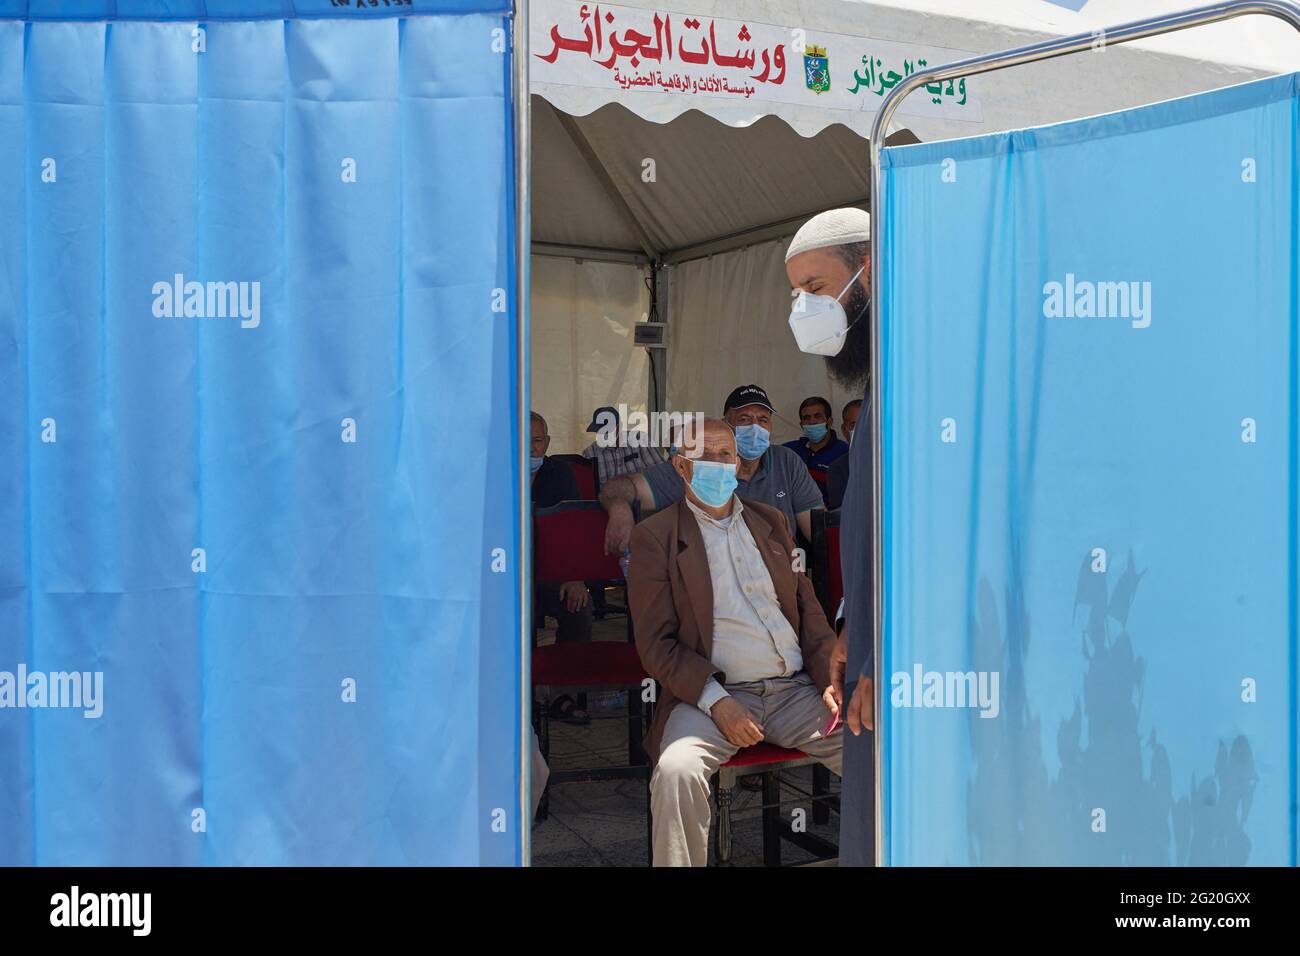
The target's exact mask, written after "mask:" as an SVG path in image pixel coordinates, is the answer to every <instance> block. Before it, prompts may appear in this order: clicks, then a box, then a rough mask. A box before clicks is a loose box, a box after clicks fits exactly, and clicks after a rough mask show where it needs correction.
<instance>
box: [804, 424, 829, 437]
mask: <svg viewBox="0 0 1300 956" xmlns="http://www.w3.org/2000/svg"><path fill="white" fill-rule="evenodd" d="M827 427H828V426H827V424H826V423H825V422H821V423H820V424H817V425H804V426H803V437H804V438H806V439H808V440H809V441H811V442H819V441H821V440H822V439H823V438H825V437H826V431H827Z"/></svg>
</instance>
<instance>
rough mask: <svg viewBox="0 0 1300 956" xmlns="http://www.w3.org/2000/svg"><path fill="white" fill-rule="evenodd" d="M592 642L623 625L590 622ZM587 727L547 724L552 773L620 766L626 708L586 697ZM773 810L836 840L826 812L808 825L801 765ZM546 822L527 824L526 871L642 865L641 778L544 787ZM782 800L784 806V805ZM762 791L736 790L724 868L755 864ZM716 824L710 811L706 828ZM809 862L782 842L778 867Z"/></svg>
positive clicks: (612, 636) (543, 639)
mask: <svg viewBox="0 0 1300 956" xmlns="http://www.w3.org/2000/svg"><path fill="white" fill-rule="evenodd" d="M609 600H610V601H611V603H617V604H621V603H622V594H621V592H619V591H614V590H611V591H610V592H609ZM547 624H548V625H549V629H548V630H546V631H544V632H543V633H542V634H541V635H540V637H539V643H541V644H549V643H551V642H552V641H553V640H554V639H555V631H554V629H553V628H554V622H553V621H549V620H548V621H547ZM593 637H594V638H595V639H596V640H616V641H622V640H626V621H625V619H624V617H623V616H622V615H610V616H609V617H607V618H606V619H605V620H604V621H596V622H595V627H594V629H593ZM587 704H588V706H587V710H588V713H590V715H591V723H590V724H589V725H586V726H576V725H573V724H567V723H564V722H562V721H556V720H553V721H551V753H550V765H551V767H552V768H553V769H556V770H560V769H579V768H583V767H601V766H623V765H626V764H627V718H626V710H625V709H624V708H623V706H622V705H621V704H620V702H619V701H617V700H614V699H612V695H597V694H591V695H588V701H587ZM753 779H755V780H757V779H758V778H756V777H755V778H753ZM781 782H782V786H781V799H782V801H783V802H782V807H781V812H782V816H783V818H784V819H785V820H787V821H789V820H791V819H792V814H793V811H794V810H795V809H796V808H800V807H801V808H802V809H803V810H804V816H803V819H804V820H805V821H806V822H807V829H808V832H810V833H814V834H817V835H819V836H821V837H823V838H825V839H828V840H830V841H831V842H832V843H837V842H838V840H839V817H838V815H837V814H835V813H834V812H832V813H831V815H830V822H829V824H825V825H817V824H815V823H813V820H812V803H811V801H809V800H808V799H807V798H806V797H802V796H801V795H800V794H799V793H798V792H797V790H796V789H795V788H798V790H802V791H803V792H805V793H809V792H811V791H812V768H811V767H803V768H799V769H797V770H791V771H786V772H784V773H782V775H781ZM839 788H840V780H839V778H838V777H836V776H835V775H833V774H832V775H831V792H832V793H838V792H839ZM549 792H550V808H549V815H548V817H547V819H546V820H544V821H541V822H539V823H535V824H534V826H533V865H534V866H646V865H648V863H649V860H648V857H647V853H648V850H647V838H646V784H645V782H644V781H641V780H600V781H593V782H590V783H564V784H552V785H551V786H550V788H549ZM786 801H789V802H786ZM761 805H762V794H761V793H760V792H759V791H756V790H753V791H751V790H745V789H743V788H741V787H740V786H739V785H738V786H737V787H736V789H735V797H734V799H733V801H732V808H733V809H732V835H733V836H732V858H731V861H730V863H729V864H727V865H729V866H762V865H763V835H762V821H761V818H760V813H759V810H758V808H759V807H761ZM716 827H717V819H716V812H715V814H714V821H713V828H714V830H716ZM713 847H714V844H713V836H712V835H711V836H710V841H709V865H710V866H717V865H719V864H718V861H717V860H716V859H715V858H714V856H715V854H714V849H713ZM813 861H814V857H813V856H812V854H810V853H808V852H807V851H805V850H802V849H800V848H799V847H796V846H795V845H794V844H792V843H789V842H787V841H782V845H781V862H782V863H783V864H787V865H789V864H801V863H810V862H813Z"/></svg>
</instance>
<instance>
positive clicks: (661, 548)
mask: <svg viewBox="0 0 1300 956" xmlns="http://www.w3.org/2000/svg"><path fill="white" fill-rule="evenodd" d="M741 517H743V518H744V520H745V524H747V525H748V526H749V532H750V534H752V535H753V536H754V543H755V544H757V545H758V550H759V552H760V553H761V554H762V556H763V561H764V563H765V564H766V565H767V571H768V574H770V575H771V577H772V584H773V585H774V586H775V588H776V596H777V600H778V601H779V602H780V604H781V610H782V611H783V612H784V614H785V616H786V619H787V620H789V622H790V626H791V627H793V628H794V631H795V633H796V634H798V635H799V647H800V650H801V652H802V654H803V666H804V670H806V671H807V672H808V674H809V676H811V677H812V679H813V682H814V683H815V684H816V685H817V689H818V690H825V688H826V686H827V685H828V684H829V683H830V661H831V651H832V650H833V648H834V644H835V633H834V631H832V630H831V627H830V625H829V624H827V623H826V615H825V613H824V612H823V611H822V608H821V605H820V604H819V603H818V601H817V595H816V593H815V592H814V591H813V584H812V581H811V580H810V579H809V578H808V576H807V575H806V574H802V573H800V572H797V571H795V570H793V569H792V567H791V565H792V563H793V560H794V559H793V556H792V552H793V551H794V540H793V539H792V538H791V537H790V532H789V530H788V526H787V524H786V520H785V515H783V514H782V513H781V512H780V511H778V510H777V509H775V508H773V507H771V506H770V505H763V504H758V503H756V502H753V501H746V502H745V508H744V511H742V512H741ZM631 549H632V555H631V558H630V559H629V565H628V579H627V598H628V604H629V606H630V608H631V611H632V626H633V628H634V630H635V632H636V649H637V653H638V654H639V655H640V656H641V663H642V665H643V666H644V667H645V669H646V673H647V674H649V675H650V676H651V677H653V678H654V679H655V680H656V681H658V682H659V697H658V701H657V702H656V706H655V716H654V721H653V722H652V724H651V726H650V733H649V734H647V735H646V739H645V748H646V753H647V754H649V756H650V760H651V761H652V762H658V760H659V747H660V742H661V741H662V739H663V733H664V725H665V724H666V723H667V722H668V715H669V714H670V713H672V710H673V708H674V707H676V706H677V705H678V704H679V703H685V704H686V706H688V707H694V706H695V702H696V701H698V700H699V699H700V694H701V693H702V692H703V690H704V685H705V683H706V682H707V681H708V679H709V678H710V677H712V676H715V675H716V676H717V678H718V681H719V682H720V683H723V684H725V683H726V675H725V674H723V673H721V672H720V671H719V670H718V668H716V667H714V666H713V663H712V662H711V661H710V659H709V657H710V654H711V652H712V648H713V581H712V578H711V576H710V575H709V559H708V553H707V552H706V551H705V549H704V537H703V536H702V535H701V534H700V527H699V525H698V524H697V523H696V520H695V515H694V514H693V513H692V512H691V510H690V508H689V507H687V505H686V502H684V501H678V502H675V503H674V504H672V505H669V506H668V507H667V508H664V509H663V510H662V511H659V512H657V513H656V514H654V515H652V516H650V517H649V518H647V519H646V520H644V521H642V522H641V523H640V524H638V525H637V526H636V528H635V529H633V531H632V544H631Z"/></svg>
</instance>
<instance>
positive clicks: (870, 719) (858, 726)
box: [845, 677, 876, 737]
mask: <svg viewBox="0 0 1300 956" xmlns="http://www.w3.org/2000/svg"><path fill="white" fill-rule="evenodd" d="M845 721H846V722H847V723H848V725H849V730H851V731H853V736H854V737H856V736H858V734H860V733H862V728H863V727H865V728H867V730H875V729H876V695H875V693H873V689H872V684H871V678H870V677H863V678H862V679H861V680H859V681H858V686H857V687H856V688H854V690H853V699H852V700H851V701H849V711H848V716H847V717H845Z"/></svg>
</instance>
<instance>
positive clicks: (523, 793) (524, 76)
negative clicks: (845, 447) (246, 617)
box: [510, 0, 533, 866]
mask: <svg viewBox="0 0 1300 956" xmlns="http://www.w3.org/2000/svg"><path fill="white" fill-rule="evenodd" d="M511 27H512V29H511V56H512V60H511V70H510V75H511V79H512V81H513V82H512V84H511V87H512V100H513V105H514V114H513V119H514V141H515V155H514V160H515V203H514V207H515V256H516V257H517V258H516V261H515V386H516V387H517V388H518V389H519V393H518V396H517V401H518V407H517V414H518V417H519V422H518V426H517V427H518V429H519V430H518V432H517V433H516V440H517V442H518V448H517V451H518V452H519V454H518V463H517V467H518V469H519V471H518V475H519V486H518V494H519V512H518V515H517V517H518V520H519V557H518V559H517V560H516V562H515V573H516V574H517V575H518V576H519V820H520V827H519V829H520V846H519V852H520V861H521V862H522V864H523V865H524V866H531V865H532V835H533V820H532V799H531V786H530V781H529V773H530V771H531V769H532V748H531V747H530V746H529V744H528V741H529V739H530V737H529V735H530V734H531V733H532V732H533V728H532V708H531V706H530V703H529V698H530V697H531V691H532V681H531V679H530V673H531V670H532V661H531V657H532V640H531V635H532V626H533V625H532V614H533V603H532V587H531V582H530V581H529V576H530V575H529V568H531V567H532V547H533V542H532V531H533V522H532V509H531V508H530V507H529V498H530V496H531V493H532V492H531V485H532V481H531V479H532V473H531V472H530V471H529V470H528V468H527V467H526V465H525V464H524V463H525V462H526V461H527V460H528V457H529V455H530V454H531V451H530V447H529V446H530V443H531V430H530V427H529V426H530V423H529V406H530V387H529V374H528V373H529V339H528V292H529V281H528V275H529V269H528V267H529V261H528V259H529V255H530V249H531V245H530V244H531V238H532V236H531V232H532V226H531V216H530V212H529V204H530V198H529V179H530V167H529V160H530V157H531V155H532V146H531V143H530V140H529V135H530V132H531V130H530V123H529V119H530V116H529V100H528V0H514V16H513V18H512V24H511Z"/></svg>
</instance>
